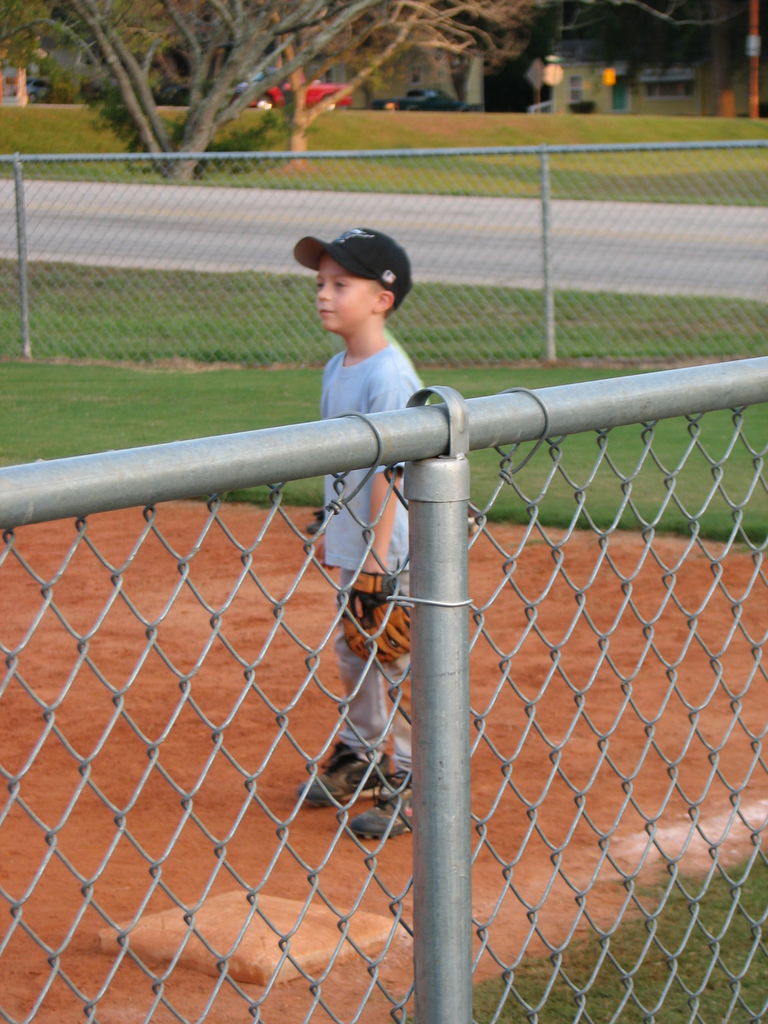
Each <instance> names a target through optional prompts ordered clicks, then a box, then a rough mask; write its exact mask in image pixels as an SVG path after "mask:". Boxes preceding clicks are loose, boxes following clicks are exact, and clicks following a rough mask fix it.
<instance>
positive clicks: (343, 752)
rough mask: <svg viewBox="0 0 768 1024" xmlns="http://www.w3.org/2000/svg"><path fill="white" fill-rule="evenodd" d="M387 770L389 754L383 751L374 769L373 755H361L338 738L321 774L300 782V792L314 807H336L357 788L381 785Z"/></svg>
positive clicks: (363, 788)
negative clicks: (302, 782) (310, 779)
mask: <svg viewBox="0 0 768 1024" xmlns="http://www.w3.org/2000/svg"><path fill="white" fill-rule="evenodd" d="M388 772H389V758H388V757H387V755H386V754H382V755H381V760H380V761H379V762H378V764H377V766H376V768H375V769H374V770H373V771H371V760H370V758H368V757H364V756H361V755H360V753H359V751H357V750H353V749H352V748H351V747H348V746H347V744H346V743H343V742H342V741H339V742H338V743H337V744H336V746H335V747H334V748H333V753H332V754H331V756H330V758H329V759H328V761H327V763H326V764H325V765H323V771H322V772H321V773H320V775H318V776H317V778H315V779H312V781H311V782H305V783H304V784H303V785H301V786H299V796H302V795H303V796H304V800H305V802H306V803H308V804H310V806H312V807H335V806H336V805H337V804H338V803H339V802H340V801H341V800H344V799H345V798H346V797H348V796H352V795H353V794H354V793H356V792H357V791H358V789H361V790H363V791H364V790H366V789H373V788H374V787H375V786H378V785H380V784H381V780H382V778H384V777H385V776H386V775H387V773H388ZM366 773H367V778H365V776H366ZM364 778H365V781H364V782H363V779H364ZM361 782H362V786H361V785H360V783H361Z"/></svg>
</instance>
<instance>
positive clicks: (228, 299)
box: [0, 261, 765, 366]
mask: <svg viewBox="0 0 768 1024" xmlns="http://www.w3.org/2000/svg"><path fill="white" fill-rule="evenodd" d="M15 277H16V268H15V266H14V265H13V263H12V262H11V261H0V294H2V293H3V292H5V291H7V292H8V294H13V292H14V289H15ZM29 288H30V294H31V296H32V302H31V310H30V333H31V339H32V354H33V356H34V357H35V358H36V359H49V358H56V357H62V356H64V357H67V358H70V359H87V358H90V357H92V355H93V353H94V352H98V353H99V356H100V358H103V359H113V360H116V361H123V362H144V361H146V362H152V361H155V360H167V359H174V358H181V359H191V360H194V361H196V362H207V363H211V362H212V363H218V362H235V363H248V362H250V363H253V362H258V363H259V364H261V365H264V366H271V365H274V364H283V365H284V364H286V363H298V364H304V365H312V364H318V365H320V364H322V363H324V362H325V360H326V359H327V358H328V356H329V355H330V354H331V352H333V351H334V348H333V341H332V340H331V341H329V339H328V337H327V335H325V334H324V333H323V332H322V331H320V330H319V329H318V328H317V322H316V317H315V314H314V299H313V293H314V282H313V281H312V280H311V279H310V278H309V277H308V276H306V275H302V274H262V273H256V272H242V273H230V274H213V273H196V272H193V271H177V270H168V271H162V270H138V269H125V270H121V269H112V268H106V267H90V266H78V265H76V264H71V263H32V264H30V267H29ZM278 293H279V294H280V295H281V296H282V297H283V299H284V300H286V301H288V302H290V305H291V308H292V309H294V310H295V311H296V312H295V315H294V316H293V317H292V320H291V322H290V323H288V324H287V323H286V321H285V312H284V311H285V304H284V303H283V304H281V305H279V306H274V305H272V304H270V302H269V301H267V300H265V299H264V297H265V296H267V297H268V296H270V295H273V294H278ZM125 295H130V296H131V302H130V304H126V303H125V302H124V301H123V299H124V296H125ZM764 309H765V306H764V304H763V303H760V302H757V301H753V300H747V299H736V298H708V297H705V296H701V297H698V296H697V297H696V300H695V302H692V301H691V297H690V296H675V295H642V294H635V295H622V294H618V293H611V292H573V291H562V290H561V291H557V292H556V293H555V311H556V319H557V351H558V357H559V358H560V359H566V360H567V359H582V358H593V357H594V354H595V353H596V352H621V353H622V356H623V357H624V358H627V359H636V360H646V361H648V360H664V359H667V358H668V357H669V354H670V340H669V324H675V325H677V326H676V330H675V337H674V353H675V357H676V358H677V359H680V360H685V359H689V360H693V359H698V360H701V359H706V358H712V359H719V358H722V357H723V356H724V355H726V354H728V353H735V354H738V355H740V356H753V355H754V356H757V355H762V354H763V352H764V351H765V332H764V330H763V329H762V324H763V322H764V315H765V314H764ZM478 311H481V312H478ZM542 315H543V310H542V297H541V292H538V291H535V290H532V289H528V290H526V289H520V288H504V287H495V286H490V285H485V286H483V285H462V287H461V288H456V287H455V285H451V284H440V283H429V282H423V283H420V284H419V287H418V289H415V290H414V293H413V297H412V298H409V301H408V303H407V305H406V306H405V307H404V308H403V310H402V312H401V313H398V317H397V321H396V323H395V331H396V333H398V334H401V335H402V337H403V338H404V339H407V347H408V351H409V353H410V354H411V356H412V357H413V359H414V360H415V361H416V362H417V363H419V364H420V365H423V364H424V363H426V362H429V361H430V360H434V354H435V353H440V355H441V360H442V361H443V362H444V363H445V364H447V365H457V364H461V363H467V362H474V363H475V364H477V365H483V364H489V365H491V364H504V363H506V362H511V361H513V360H515V361H522V360H537V359H541V358H542V356H543V355H544V352H543V351H542V345H543V342H542V326H541V323H542ZM479 316H481V317H482V324H483V328H482V341H481V342H477V341H475V342H473V343H472V345H471V347H468V342H467V339H468V338H472V339H474V338H476V337H477V333H478V330H477V325H478V317H479ZM18 317H19V314H18V310H17V309H16V308H15V306H14V305H13V304H12V303H7V304H6V305H5V306H4V307H3V308H0V339H3V340H0V356H6V357H10V358H12V357H13V356H15V355H17V354H18V351H19V342H18V333H19V330H18ZM211 323H215V324H216V341H215V343H212V341H211V337H210V333H209V331H208V326H207V325H208V324H211Z"/></svg>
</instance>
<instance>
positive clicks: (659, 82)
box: [640, 67, 694, 100]
mask: <svg viewBox="0 0 768 1024" xmlns="http://www.w3.org/2000/svg"><path fill="white" fill-rule="evenodd" d="M640 81H641V82H642V83H643V88H644V89H645V96H646V99H649V100H679V99H690V97H691V96H693V86H694V71H693V68H691V67H687V68H685V67H676V68H665V69H661V68H660V69H653V68H649V69H648V70H647V71H643V72H642V73H641V75H640Z"/></svg>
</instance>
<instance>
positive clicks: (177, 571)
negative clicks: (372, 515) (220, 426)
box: [0, 358, 768, 1024]
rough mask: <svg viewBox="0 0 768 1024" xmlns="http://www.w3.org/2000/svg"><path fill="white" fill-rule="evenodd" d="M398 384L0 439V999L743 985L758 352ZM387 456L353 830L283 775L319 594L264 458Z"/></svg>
mask: <svg viewBox="0 0 768 1024" xmlns="http://www.w3.org/2000/svg"><path fill="white" fill-rule="evenodd" d="M428 391H431V392H432V393H434V394H435V395H437V396H438V397H440V398H443V400H444V402H443V403H438V404H423V402H424V400H425V398H426V393H425V394H422V395H421V396H420V398H421V404H418V405H416V406H414V407H413V408H409V409H405V410H402V411H399V412H395V413H384V414H378V415H375V416H371V417H369V418H368V421H366V420H365V419H364V418H361V417H359V416H355V417H342V418H340V419H338V420H333V421H326V422H320V423H305V424H298V425H295V426H291V427H282V428H279V429H274V430H259V431H254V432H251V433H245V434H236V435H229V436H226V437H213V438H202V439H198V440H194V441H185V442H178V443H175V444H166V445H158V446H153V447H148V448H142V449H134V450H129V451H124V452H108V453H103V454H98V455H89V456H81V457H77V458H71V459H64V460H60V461H54V462H50V463H39V464H38V463H36V464H30V465H27V466H16V467H7V468H4V469H0V523H1V524H2V526H3V527H4V529H5V533H4V535H3V546H2V549H1V550H0V602H2V605H1V607H2V614H1V615H0V648H1V649H2V653H3V658H4V665H5V667H4V671H3V674H2V676H0V712H1V713H0V729H2V754H1V755H0V771H1V772H2V776H3V779H4V782H5V792H6V796H5V798H4V800H3V802H2V804H0V846H1V847H2V851H3V854H2V881H0V906H2V907H3V908H4V913H3V918H4V926H3V929H2V932H0V1019H2V1020H4V1021H6V1022H12V1024H20V1022H21V1021H25V1022H27V1021H29V1022H32V1021H34V1022H35V1024H42V1022H45V1024H48V1022H51V1024H52V1022H56V1024H60V1022H61V1021H74V1020H78V1019H86V1020H89V1021H99V1022H102V1024H117V1022H121V1024H124V1022H127V1021H145V1022H148V1021H153V1022H166V1021H191V1020H195V1021H200V1022H207V1024H223V1022H227V1024H229V1022H231V1021H235V1020H248V1019H251V1020H255V1021H262V1022H265V1024H266V1022H269V1024H272V1022H282V1021H288V1020H289V1021H295V1022H298V1021H306V1022H309V1021H333V1022H337V1024H340V1022H345V1024H346V1022H349V1024H352V1022H353V1021H354V1022H358V1021H359V1022H362V1024H372V1022H379V1024H380V1022H382V1021H384V1020H386V1019H391V1020H394V1021H400V1022H405V1021H406V1020H407V1019H413V1016H412V1015H413V1014H414V1012H415V1019H417V1020H418V1021H419V1024H445V1022H446V1021H451V1022H456V1024H460V1022H461V1024H463V1022H467V1024H468V1022H469V1021H470V1020H476V1021H478V1022H479V1024H490V1022H491V1021H494V1022H504V1021H512V1020H514V1021H519V1020H528V1021H540V1020H547V1021H552V1022H554V1021H561V1020H562V1021H566V1020H573V1021H576V1020H598V1019H599V1020H603V1021H609V1020H610V1021H621V1022H622V1024H623V1022H628V1021H635V1020H637V1021H640V1020H653V1019H656V1020H675V1021H683V1020H687V1021H697V1022H700V1024H715V1022H717V1024H720V1022H722V1021H725V1020H728V1021H742V1020H760V1019H762V1018H763V1017H764V1015H765V1013H766V1010H767V1009H768V1006H766V996H765V976H766V970H767V969H768V954H767V953H766V946H765V941H764V927H765V914H766V909H765V901H764V898H762V899H761V898H760V897H759V896H758V897H757V898H755V897H754V896H752V897H750V896H749V895H748V892H749V883H750V882H755V883H756V884H757V885H760V884H761V881H762V886H763V888H762V889H761V890H758V891H762V893H764V892H765V888H764V879H765V876H766V866H767V865H766V859H765V852H764V850H763V848H762V836H763V833H764V830H765V827H766V822H767V815H768V805H767V804H766V797H765V794H766V783H767V782H768V778H767V776H768V770H767V767H766V761H765V742H766V719H765V707H766V693H767V692H768V678H767V677H766V668H765V659H764V657H763V652H764V648H765V642H766V616H765V608H766V601H767V600H768V577H767V576H766V572H765V551H766V533H767V530H766V524H767V523H768V487H767V483H768V482H767V481H766V475H765V457H766V417H767V416H768V358H756V359H750V360H746V361H737V362H733V363H728V362H725V363H719V364H718V365H717V366H700V367H695V368H689V369H677V370H665V371H659V372H655V373H647V374H642V375H637V376H631V377H624V378H616V379H610V380H603V381H597V382H592V383H588V384H574V385H568V386H561V387H553V388H546V389H541V390H539V391H536V392H528V391H525V390H522V391H521V390H517V391H513V392H506V393H502V394H499V395H495V396H488V397H486V398H478V399H471V400H468V401H466V402H464V401H463V400H462V399H461V397H460V396H458V395H457V394H456V393H455V392H452V391H451V390H450V389H446V388H442V389H441V388H432V389H428ZM400 460H407V462H408V465H407V469H406V477H405V485H404V488H405V490H404V495H403V497H404V500H406V501H408V504H409V516H410V519H411V537H412V548H411V564H410V566H409V568H410V580H411V594H412V600H413V612H412V614H413V635H414V647H413V657H412V667H411V675H412V682H413V728H414V750H415V751H416V757H415V762H414V793H415V797H414V807H415V816H414V833H413V836H411V835H410V834H405V835H403V836H399V837H397V838H392V839H389V840H384V841H363V840H360V839H358V838H356V837H355V836H354V835H353V833H352V832H351V831H350V830H349V827H348V823H349V819H350V817H351V816H352V815H354V814H355V813H356V810H357V809H358V808H359V807H360V805H361V804H362V803H364V802H365V799H366V798H365V795H364V794H362V793H361V792H358V793H356V794H355V795H354V796H353V797H352V798H350V799H349V800H346V799H345V800H342V801H339V803H338V805H337V806H335V807H329V808H326V809H324V810H323V809H320V810H318V809H315V810H312V809H310V808H308V807H306V806H305V804H304V801H303V799H302V795H301V793H300V792H299V791H298V787H299V786H300V784H301V783H302V781H304V782H306V780H307V779H311V778H314V777H315V776H316V775H317V773H318V771H319V766H320V765H322V763H323V761H324V759H325V758H326V757H327V755H328V753H329V751H330V749H331V748H332V745H333V742H334V736H335V734H336V731H337V729H338V727H339V725H340V724H341V723H342V722H344V721H345V719H346V715H347V710H348V704H347V703H346V699H345V697H344V696H343V695H342V693H341V692H340V687H339V683H338V680H337V679H336V677H335V669H334V664H335V661H334V658H333V656H332V653H331V644H332V637H333V635H334V632H335V630H336V629H337V627H338V623H339V620H340V616H341V614H343V606H344V600H343V599H344V593H343V592H342V591H340V590H339V584H338V581H337V580H336V579H335V577H333V576H332V575H331V574H329V571H328V570H327V569H326V568H324V567H323V565H322V564H321V562H320V560H319V559H318V557H317V538H318V535H317V534H313V533H312V532H311V531H310V530H309V524H310V522H313V521H314V517H313V516H312V515H311V510H307V509H298V508H292V507H290V506H289V505H287V504H286V502H285V500H284V487H283V485H278V484H272V483H270V482H271V481H275V480H282V481H289V480H292V479H298V478H300V477H302V476H305V475H310V474H311V475H314V474H316V473H326V472H331V473H337V474H344V473H345V472H347V471H348V470H350V469H353V468H362V467H365V466H368V465H371V464H375V463H377V462H378V463H380V464H382V465H391V464H394V463H396V462H398V461H400ZM478 460H486V462H487V461H490V462H491V463H493V465H494V466H495V472H494V473H493V475H492V478H491V479H490V482H488V480H487V478H486V477H484V476H483V474H482V473H481V472H479V471H478V467H479V463H478ZM235 486H238V487H263V488H265V495H266V496H267V501H266V504H265V505H264V507H261V508H258V507H254V506H247V505H233V504H229V505H228V504H223V503H222V502H221V501H220V500H219V499H218V498H216V497H210V498H209V499H208V500H207V501H202V500H185V499H190V498H194V496H195V495H200V494H214V495H215V494H217V493H219V494H220V493H223V492H225V491H226V490H228V489H230V488H233V487H235ZM468 495H469V502H468V500H467V496H468ZM339 500H340V501H341V502H343V500H344V488H343V476H342V475H340V476H339ZM504 501H510V502H511V504H512V506H514V507H515V508H516V509H517V513H518V515H517V524H515V523H509V522H506V523H503V522H492V521H491V518H492V514H493V512H494V509H496V508H498V506H499V505H500V504H502V503H503V502H504ZM329 511H330V512H331V513H332V512H333V510H332V509H331V510H329ZM468 513H469V514H470V516H471V520H472V529H471V530H468V528H467V523H468V519H467V516H468ZM681 520H682V524H683V525H682V527H681V526H680V521H681ZM673 525H676V526H677V527H678V532H677V533H671V532H668V530H669V528H670V526H673ZM364 527H365V524H361V529H362V528H364ZM373 529H374V530H375V524H373ZM321 535H322V528H321V531H320V536H321ZM339 598H341V601H339ZM470 679H471V684H470ZM391 683H392V685H391V688H390V694H389V696H390V698H391V717H394V716H397V715H398V714H401V713H402V708H401V703H400V688H401V685H402V680H399V679H398V678H396V677H395V676H394V675H392V676H391ZM470 824H471V828H470ZM717 892H720V893H722V894H724V895H721V897H720V899H721V901H722V902H721V903H719V904H717V909H716V910H715V911H712V910H711V902H710V901H711V900H712V899H714V898H715V896H716V893H717ZM634 922H639V929H638V930H637V931H636V932H635V940H634V942H630V941H629V939H628V931H627V929H631V928H632V927H633V923H634ZM638 935H639V938H638V937H637V936H638ZM694 951H698V953H696V954H695V955H694ZM473 982H477V983H481V982H482V984H479V986H478V988H477V991H476V995H475V1004H474V1008H473V1007H472V1005H471V999H472V983H473ZM409 1015H411V1016H409Z"/></svg>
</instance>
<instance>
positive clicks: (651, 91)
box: [645, 82, 693, 100]
mask: <svg viewBox="0 0 768 1024" xmlns="http://www.w3.org/2000/svg"><path fill="white" fill-rule="evenodd" d="M645 95H646V96H647V98H648V99H649V100H678V99H681V98H685V97H689V96H693V82H646V83H645Z"/></svg>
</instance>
